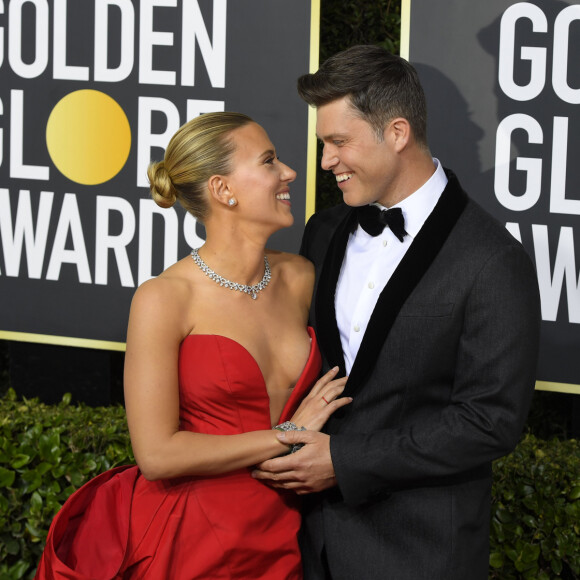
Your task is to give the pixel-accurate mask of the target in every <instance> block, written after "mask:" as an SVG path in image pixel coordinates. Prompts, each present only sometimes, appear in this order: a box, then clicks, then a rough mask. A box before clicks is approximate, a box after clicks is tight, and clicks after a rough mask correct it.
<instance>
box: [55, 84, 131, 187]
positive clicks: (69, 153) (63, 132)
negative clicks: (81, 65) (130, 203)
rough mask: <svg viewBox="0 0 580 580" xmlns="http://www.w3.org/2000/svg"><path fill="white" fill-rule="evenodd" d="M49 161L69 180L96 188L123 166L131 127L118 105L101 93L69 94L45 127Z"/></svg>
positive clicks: (127, 155)
mask: <svg viewBox="0 0 580 580" xmlns="http://www.w3.org/2000/svg"><path fill="white" fill-rule="evenodd" d="M46 144H47V146H48V153H49V155H50V158H51V159H52V162H53V163H54V164H55V165H56V167H57V168H58V170H59V171H60V172H61V173H62V174H63V175H64V176H65V177H68V178H69V179H70V180H71V181H75V182H76V183H82V184H83V185H97V184H99V183H104V182H105V181H109V180H110V179H112V178H113V177H115V175H117V173H119V171H121V169H122V168H123V166H124V165H125V163H126V162H127V158H128V157H129V151H130V149H131V128H130V127H129V121H128V120H127V116H126V115H125V112H124V111H123V109H122V108H121V107H120V106H119V104H118V103H117V102H116V101H115V100H114V99H112V98H111V97H109V95H106V94H105V93H102V92H101V91H95V90H92V89H84V90H80V91H75V92H73V93H69V94H68V95H66V96H65V97H63V98H62V99H61V100H60V101H59V102H58V103H57V104H56V106H55V107H54V109H53V110H52V112H51V114H50V117H49V118H48V123H47V125H46Z"/></svg>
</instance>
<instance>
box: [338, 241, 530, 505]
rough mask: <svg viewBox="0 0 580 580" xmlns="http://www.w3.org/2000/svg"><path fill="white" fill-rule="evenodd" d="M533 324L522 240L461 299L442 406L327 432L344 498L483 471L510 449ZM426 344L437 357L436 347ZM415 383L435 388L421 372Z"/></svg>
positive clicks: (494, 259) (497, 257)
mask: <svg viewBox="0 0 580 580" xmlns="http://www.w3.org/2000/svg"><path fill="white" fill-rule="evenodd" d="M539 324H540V306H539V293H538V285H537V277H536V274H535V271H534V268H533V265H532V263H531V261H530V259H529V257H528V256H527V254H526V253H525V251H524V250H523V248H521V247H520V246H519V245H517V246H516V245H508V246H505V247H502V248H499V249H498V250H497V251H496V252H495V254H493V255H492V256H491V257H490V258H489V259H488V260H487V262H486V263H485V264H483V265H482V267H481V269H480V270H479V272H478V273H477V275H476V276H475V278H474V280H473V281H472V284H471V286H470V289H469V292H468V294H467V295H466V297H465V309H464V314H463V320H462V327H461V333H460V338H459V341H458V342H457V344H456V345H454V348H456V350H457V352H456V356H455V359H454V361H455V362H454V365H455V367H454V368H450V369H449V373H448V379H447V380H448V381H449V382H450V383H451V385H450V387H451V388H450V389H449V392H450V396H449V400H448V402H447V403H446V404H444V405H441V406H440V407H438V408H436V409H433V410H432V412H431V414H428V415H426V416H423V417H422V418H421V421H415V422H409V421H405V420H404V419H403V420H401V422H400V423H399V424H398V425H397V426H396V427H395V426H390V425H384V428H382V429H381V430H375V431H373V432H368V433H356V432H354V433H353V432H349V433H346V432H340V431H339V432H338V433H337V434H335V435H332V436H331V439H330V449H331V455H332V461H333V465H334V469H335V473H336V478H337V483H338V487H339V489H340V491H341V493H342V495H343V497H344V499H345V501H346V502H347V503H348V504H351V505H358V504H361V503H364V502H366V501H369V500H372V499H373V498H374V497H376V496H377V495H382V494H388V493H391V492H395V491H398V490H403V489H410V488H419V487H424V486H433V485H443V484H449V483H451V482H453V481H459V480H460V479H461V478H462V477H477V476H478V475H477V474H478V473H487V476H489V471H490V463H491V461H493V460H494V459H496V458H498V457H500V456H502V455H505V454H506V453H508V452H510V451H511V450H512V449H513V448H514V447H515V445H516V444H517V442H518V440H519V437H520V436H521V432H522V429H523V425H524V423H525V420H526V417H527V413H528V410H529V405H530V402H531V398H532V394H533V391H534V384H535V373H536V364H537V354H538V346H539ZM431 346H432V348H431V353H432V356H434V357H436V356H437V348H438V345H431ZM409 364H413V362H412V360H410V361H409ZM381 380H383V379H381ZM388 380H389V378H388V377H384V381H385V383H386V382H387V381H388ZM419 380H423V378H422V377H419ZM438 380H439V379H438ZM421 388H424V389H435V388H437V385H436V384H433V381H431V380H430V377H428V376H425V377H424V384H421ZM352 412H356V409H355V408H353V409H352Z"/></svg>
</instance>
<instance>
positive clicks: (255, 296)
mask: <svg viewBox="0 0 580 580" xmlns="http://www.w3.org/2000/svg"><path fill="white" fill-rule="evenodd" d="M257 297H258V295H257V294H256V293H255V292H254V293H253V294H252V300H255V299H256V298H257Z"/></svg>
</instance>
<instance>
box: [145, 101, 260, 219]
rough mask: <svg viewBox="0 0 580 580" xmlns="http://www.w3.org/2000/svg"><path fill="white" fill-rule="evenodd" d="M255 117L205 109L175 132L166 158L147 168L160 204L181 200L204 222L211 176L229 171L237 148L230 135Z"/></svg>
mask: <svg viewBox="0 0 580 580" xmlns="http://www.w3.org/2000/svg"><path fill="white" fill-rule="evenodd" d="M253 122H254V121H253V120H252V119H251V118H250V117H248V116H247V115H244V114H242V113H229V112H220V113H205V114H204V115H200V116H199V117H196V118H195V119H192V120H191V121H189V122H187V123H185V125H183V126H182V127H181V128H180V129H179V130H178V131H177V133H175V135H173V137H172V138H171V141H169V145H168V146H167V149H166V150H165V157H164V159H163V161H159V162H157V163H155V162H154V163H151V164H150V165H149V167H148V168H147V177H148V178H149V189H150V190H151V196H152V197H153V200H154V201H155V203H157V205H160V206H161V207H171V206H172V205H173V204H174V203H175V202H176V201H177V200H179V203H180V204H181V205H182V206H183V207H184V209H185V210H186V211H188V212H190V213H191V214H192V215H193V217H195V218H196V219H197V220H199V221H200V222H202V223H203V221H204V218H205V217H206V216H207V213H208V210H209V203H208V199H207V196H206V186H207V180H208V179H209V178H210V177H211V176H212V175H228V174H229V173H230V172H231V171H232V167H231V158H232V154H233V152H234V150H235V145H234V143H233V141H232V140H231V139H230V138H229V135H230V133H231V132H232V131H233V130H234V129H239V128H240V127H243V126H245V125H247V124H249V123H253Z"/></svg>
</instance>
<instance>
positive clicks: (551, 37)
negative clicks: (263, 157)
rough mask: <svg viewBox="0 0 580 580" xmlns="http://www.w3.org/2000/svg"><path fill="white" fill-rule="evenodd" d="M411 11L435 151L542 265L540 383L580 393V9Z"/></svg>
mask: <svg viewBox="0 0 580 580" xmlns="http://www.w3.org/2000/svg"><path fill="white" fill-rule="evenodd" d="M404 15H405V16H404V26H403V27H402V29H403V30H402V40H403V42H402V45H403V46H404V49H403V50H402V56H404V57H406V58H407V59H408V60H410V61H411V62H412V63H413V64H414V65H416V67H417V69H418V71H419V74H420V76H421V79H422V81H423V83H424V86H425V91H426V93H427V99H428V104H429V110H428V115H429V142H430V146H431V149H432V153H433V155H434V156H436V157H438V158H439V159H441V161H442V162H443V165H444V166H447V167H449V168H451V169H453V170H454V171H455V172H456V173H457V175H458V177H459V179H460V180H461V183H462V185H463V186H464V188H465V189H466V190H467V192H468V193H469V194H470V195H471V196H472V197H473V198H475V199H476V200H477V201H478V202H479V203H480V204H481V205H483V206H484V207H485V208H486V209H487V210H488V211H490V212H491V213H492V214H494V215H495V216H496V217H497V218H498V219H499V220H500V221H501V222H502V223H504V224H505V227H506V228H507V229H508V230H509V231H510V232H511V233H512V234H513V235H514V236H515V237H516V238H517V239H518V240H520V241H521V242H522V243H523V245H524V246H525V248H526V249H527V251H528V252H529V254H530V256H531V257H532V259H533V261H534V263H535V265H536V269H537V273H538V281H539V286H540V292H541V304H542V319H543V323H542V345H541V356H540V363H539V369H538V387H539V388H544V389H548V390H558V391H564V392H576V393H580V386H579V385H580V356H579V353H580V279H579V269H580V231H579V230H578V224H579V215H580V163H579V162H578V160H579V159H580V140H579V139H578V135H579V134H580V67H579V66H578V63H579V62H580V5H579V4H578V3H574V2H565V1H561V0H534V1H532V2H508V1H505V0H504V1H500V0H489V1H487V2H453V1H451V0H441V1H440V2H431V1H430V0H410V1H409V0H407V1H406V2H404Z"/></svg>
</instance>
